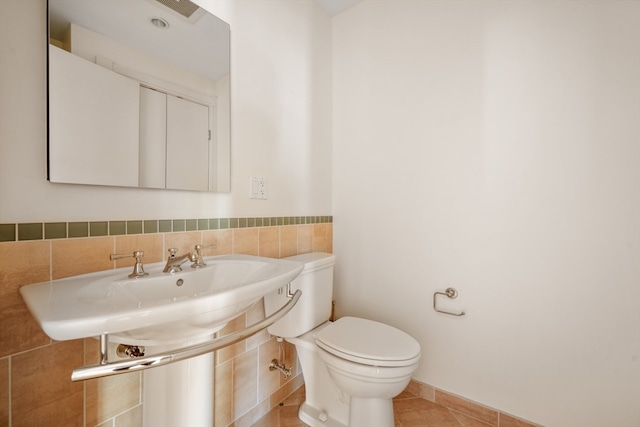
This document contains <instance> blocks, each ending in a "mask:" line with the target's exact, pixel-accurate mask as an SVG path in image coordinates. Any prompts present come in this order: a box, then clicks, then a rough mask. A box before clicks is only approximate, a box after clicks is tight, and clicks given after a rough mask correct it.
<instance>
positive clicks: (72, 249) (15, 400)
mask: <svg viewBox="0 0 640 427" xmlns="http://www.w3.org/2000/svg"><path fill="white" fill-rule="evenodd" d="M195 244H203V245H211V244H216V246H217V248H216V249H215V250H212V251H211V252H210V253H209V254H210V255H214V254H228V253H244V254H249V255H261V256H268V257H273V258H281V257H286V256H292V255H296V254H298V253H306V252H311V251H324V252H331V249H332V225H331V223H323V224H305V225H290V226H274V227H254V228H243V229H227V230H211V231H195V232H184V233H155V234H148V235H135V236H134V235H128V236H127V235H125V236H107V237H95V238H78V239H55V240H33V241H17V242H4V243H0V260H1V264H0V265H1V268H0V313H2V316H0V426H10V427H19V426H25V427H35V426H53V425H59V426H81V427H84V426H86V427H90V426H96V425H99V424H102V423H105V424H104V425H105V426H110V427H112V426H113V427H117V426H132V425H141V423H140V420H141V417H142V410H141V407H140V405H141V404H142V403H143V402H142V401H141V387H143V386H144V385H143V383H142V374H141V373H130V374H125V375H120V376H115V377H109V378H103V379H97V380H88V381H84V382H78V383H73V382H71V371H72V370H73V369H74V368H76V367H79V366H82V365H84V364H94V363H97V362H98V361H99V357H98V356H99V344H98V341H97V340H94V339H87V340H74V341H65V342H52V341H51V340H50V339H49V337H47V336H46V335H45V334H44V333H43V332H42V331H41V330H40V328H39V327H38V325H37V324H36V323H35V321H34V320H33V318H32V317H31V315H30V314H29V312H28V310H27V308H26V306H25V305H24V302H23V301H22V299H21V297H20V295H19V294H18V289H19V288H20V286H23V285H26V284H28V283H37V282H41V281H46V280H49V279H57V278H62V277H67V276H72V275H77V274H83V273H88V272H93V271H101V270H106V269H110V268H118V267H124V266H126V265H129V264H131V262H130V261H129V260H122V261H117V262H115V263H114V262H112V261H109V254H110V253H112V252H116V253H123V252H125V253H126V252H129V251H133V250H134V248H145V249H144V250H145V259H146V262H148V263H151V262H157V261H160V260H161V259H162V258H163V254H164V253H166V251H165V248H168V247H177V248H179V249H180V251H181V252H182V251H187V250H189V248H192V247H193V245H195ZM263 317H264V309H263V307H262V305H261V304H258V305H257V306H254V308H252V309H251V310H250V311H249V312H248V313H246V314H245V315H242V316H240V317H238V318H236V319H235V320H233V321H232V322H231V323H230V324H229V325H227V327H226V328H225V329H224V330H223V331H221V332H220V333H221V334H226V333H228V332H232V331H234V330H238V329H241V328H243V327H244V326H246V325H248V324H252V323H254V322H255V321H256V320H257V319H260V318H263ZM285 350H286V351H285V353H286V356H287V359H286V361H285V363H286V365H287V366H290V367H293V369H294V375H293V376H292V377H291V378H290V379H289V380H285V379H284V378H283V377H282V376H281V375H280V374H279V373H277V372H275V371H274V372H271V371H269V370H268V366H269V363H270V362H271V360H272V359H274V358H281V353H280V348H279V345H278V344H277V342H276V341H275V338H272V337H270V336H269V335H268V334H267V333H266V331H263V332H260V333H259V334H257V335H254V336H253V337H251V338H249V339H247V340H245V341H242V342H240V343H237V344H235V345H233V346H231V347H227V348H225V349H222V350H220V351H218V352H217V353H216V358H215V359H216V369H215V372H216V374H215V377H216V378H215V379H216V385H215V387H216V390H215V392H216V396H215V409H216V411H215V417H216V426H226V425H229V424H230V423H232V422H233V421H234V420H235V421H236V425H248V424H250V423H251V422H252V421H255V420H257V419H258V418H260V417H261V416H262V415H264V414H265V413H266V412H267V411H268V410H269V409H271V408H273V407H274V406H276V405H277V404H278V403H279V402H280V401H281V400H282V399H283V398H284V397H285V396H286V395H288V394H289V393H291V392H293V391H294V390H295V389H297V388H298V387H299V386H300V385H301V384H302V376H301V375H299V374H300V372H299V370H297V366H296V354H295V347H293V346H290V345H288V344H287V345H286V348H285ZM213 404H214V402H211V405H212V406H213Z"/></svg>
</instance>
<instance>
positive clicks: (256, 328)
mask: <svg viewBox="0 0 640 427" xmlns="http://www.w3.org/2000/svg"><path fill="white" fill-rule="evenodd" d="M301 295H302V291H301V290H299V289H298V290H297V291H296V292H295V293H294V294H293V296H292V298H291V301H289V302H288V303H286V304H285V305H284V306H282V308H280V310H278V311H276V312H275V313H273V314H272V315H271V316H269V317H267V318H265V319H263V320H261V321H259V322H256V323H254V324H253V325H251V326H248V327H247V328H245V329H243V330H241V331H237V332H234V333H232V334H229V335H225V336H223V337H220V338H215V339H212V340H211V341H207V342H205V343H202V344H196V345H192V346H188V347H184V348H181V349H178V350H174V351H173V352H170V353H165V354H158V355H151V356H144V357H140V358H137V359H132V360H122V361H118V362H109V361H108V360H107V356H106V348H107V340H108V338H107V335H101V336H100V352H101V363H100V364H98V365H89V366H82V367H80V368H76V369H74V370H73V372H72V373H71V380H72V381H83V380H88V379H91V378H100V377H106V376H110V375H118V374H125V373H127V372H133V371H140V370H144V369H149V368H155V367H158V366H163V365H167V364H169V363H174V362H179V361H181V360H185V359H190V358H192V357H196V356H200V355H203V354H206V353H210V352H212V351H215V350H218V349H221V348H223V347H227V346H229V345H232V344H235V343H237V342H239V341H242V340H244V339H246V338H248V337H250V336H251V335H254V334H256V333H258V332H260V331H261V330H263V329H264V328H266V327H268V326H270V325H271V324H272V323H274V322H276V321H277V320H279V319H280V318H282V317H283V316H284V315H285V314H287V313H288V312H289V311H290V310H291V309H292V308H293V306H294V305H296V303H297V302H298V300H299V299H300V296H301Z"/></svg>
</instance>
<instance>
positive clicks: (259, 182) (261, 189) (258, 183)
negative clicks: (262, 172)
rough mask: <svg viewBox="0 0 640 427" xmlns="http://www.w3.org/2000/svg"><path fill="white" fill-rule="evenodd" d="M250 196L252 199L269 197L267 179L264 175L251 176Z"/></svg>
mask: <svg viewBox="0 0 640 427" xmlns="http://www.w3.org/2000/svg"><path fill="white" fill-rule="evenodd" d="M249 198H250V199H260V200H266V199H267V179H266V178H265V177H263V176H250V177H249Z"/></svg>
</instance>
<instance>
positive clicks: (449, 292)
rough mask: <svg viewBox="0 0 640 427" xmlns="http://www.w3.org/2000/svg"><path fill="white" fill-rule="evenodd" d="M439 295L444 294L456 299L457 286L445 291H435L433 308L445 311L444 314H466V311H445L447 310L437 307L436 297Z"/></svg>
mask: <svg viewBox="0 0 640 427" xmlns="http://www.w3.org/2000/svg"><path fill="white" fill-rule="evenodd" d="M438 295H444V296H446V297H448V298H449V299H454V298H456V297H457V296H458V291H456V289H455V288H447V289H446V290H445V291H444V292H435V293H434V294H433V309H434V310H435V311H437V312H438V313H444V314H450V315H452V316H464V314H465V313H464V311H462V312H460V313H452V312H450V311H445V310H438V308H437V307H436V297H437V296H438Z"/></svg>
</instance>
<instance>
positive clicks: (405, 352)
mask: <svg viewBox="0 0 640 427" xmlns="http://www.w3.org/2000/svg"><path fill="white" fill-rule="evenodd" d="M316 342H317V343H318V345H319V346H320V347H322V348H324V349H325V350H327V351H329V352H330V353H334V354H336V355H339V356H340V355H341V356H345V357H347V358H348V359H350V360H354V361H358V362H360V363H366V364H371V365H376V364H377V363H379V364H380V365H381V366H384V365H387V366H394V365H402V364H403V363H402V362H403V361H413V360H415V359H416V358H417V357H419V356H420V344H419V343H418V341H416V340H415V339H414V338H413V337H412V336H410V335H409V334H407V333H405V332H403V331H401V330H400V329H397V328H394V327H393V326H390V325H387V324H384V323H379V322H376V321H373V320H367V319H360V318H357V317H342V318H340V319H338V320H336V321H335V322H333V323H332V324H331V325H329V326H327V327H326V328H324V329H322V330H321V331H320V332H318V334H317V335H316ZM350 356H353V357H350Z"/></svg>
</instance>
